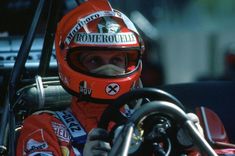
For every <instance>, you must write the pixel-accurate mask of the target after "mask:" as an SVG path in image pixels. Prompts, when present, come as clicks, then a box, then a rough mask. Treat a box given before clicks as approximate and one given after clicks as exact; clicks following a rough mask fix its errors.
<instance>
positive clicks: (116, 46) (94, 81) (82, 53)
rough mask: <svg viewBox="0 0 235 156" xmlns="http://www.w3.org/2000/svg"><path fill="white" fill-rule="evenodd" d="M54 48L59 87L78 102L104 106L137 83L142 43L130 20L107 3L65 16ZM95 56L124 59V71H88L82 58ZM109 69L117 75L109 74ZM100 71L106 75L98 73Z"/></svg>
mask: <svg viewBox="0 0 235 156" xmlns="http://www.w3.org/2000/svg"><path fill="white" fill-rule="evenodd" d="M55 47H56V57H57V62H58V71H59V77H60V80H61V82H62V85H63V86H64V88H65V89H67V90H68V91H69V92H70V93H72V94H73V95H76V96H78V97H79V99H81V100H88V101H92V102H99V103H107V102H110V101H112V100H114V99H116V98H117V97H119V96H120V95H122V94H123V93H126V92H128V91H130V89H131V88H133V87H134V86H135V85H136V83H137V82H138V81H139V77H140V74H141V70H142V62H141V55H142V53H143V51H144V44H143V41H142V39H141V38H140V36H139V33H138V32H137V30H136V28H135V26H134V24H133V23H132V22H131V21H130V19H129V18H128V17H126V16H125V15H124V14H123V13H121V12H119V11H117V10H114V9H113V8H112V7H111V5H110V4H109V3H108V1H106V0H89V1H86V2H84V3H82V4H81V5H80V6H78V7H77V8H75V9H73V10H72V11H71V12H69V13H68V14H67V15H66V16H64V17H63V18H62V20H61V21H60V23H59V25H58V28H57V32H56V37H55ZM97 53H98V54H99V53H100V54H105V55H106V54H107V55H106V56H107V57H108V55H109V54H110V53H116V54H120V55H123V56H124V57H125V61H124V62H125V67H123V68H119V67H117V66H115V65H106V66H105V70H103V68H104V67H103V66H102V67H100V68H98V69H93V70H90V69H88V67H87V66H86V64H84V57H86V55H91V54H97ZM85 59H86V58H85ZM107 68H108V69H107ZM109 68H110V69H112V71H119V73H115V72H111V74H110V72H107V71H108V70H109ZM101 70H102V71H105V72H97V71H101ZM120 70H121V71H122V72H120ZM107 73H109V74H107Z"/></svg>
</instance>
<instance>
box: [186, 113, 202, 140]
mask: <svg viewBox="0 0 235 156" xmlns="http://www.w3.org/2000/svg"><path fill="white" fill-rule="evenodd" d="M187 116H188V118H189V120H191V121H192V122H193V123H194V125H195V126H196V128H197V129H198V131H199V133H200V134H201V135H202V136H203V137H204V132H203V129H202V127H201V125H200V121H199V118H198V116H197V115H196V114H194V113H187Z"/></svg>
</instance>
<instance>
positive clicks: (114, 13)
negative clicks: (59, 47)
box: [64, 10, 138, 45]
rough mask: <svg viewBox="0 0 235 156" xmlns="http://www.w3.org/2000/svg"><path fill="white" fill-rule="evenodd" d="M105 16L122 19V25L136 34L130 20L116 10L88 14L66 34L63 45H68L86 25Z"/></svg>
mask: <svg viewBox="0 0 235 156" xmlns="http://www.w3.org/2000/svg"><path fill="white" fill-rule="evenodd" d="M106 16H113V17H117V18H121V19H123V21H124V23H125V24H126V26H127V27H128V29H130V30H132V31H134V32H135V33H137V34H138V31H137V30H136V28H135V26H134V24H133V23H132V22H131V21H130V19H129V18H128V17H127V16H125V15H124V14H123V13H121V12H119V11H117V10H113V11H99V12H96V13H93V14H90V15H88V16H86V17H84V18H82V19H80V20H79V21H78V22H77V23H76V24H75V25H74V27H73V28H72V29H71V30H70V32H69V33H68V35H67V36H66V38H65V41H64V42H65V43H66V44H67V45H69V44H70V42H71V41H72V39H73V38H74V36H75V35H76V34H77V32H78V31H79V30H80V29H81V28H82V27H83V26H85V25H86V24H88V23H89V22H91V21H93V20H95V19H98V18H101V17H106Z"/></svg>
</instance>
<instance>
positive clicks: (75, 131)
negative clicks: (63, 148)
mask: <svg viewBox="0 0 235 156" xmlns="http://www.w3.org/2000/svg"><path fill="white" fill-rule="evenodd" d="M56 115H57V117H58V118H59V119H60V120H61V121H62V122H63V124H64V125H65V126H66V127H67V129H68V132H69V134H70V136H71V140H72V142H73V143H78V144H84V143H85V142H86V138H87V132H86V131H85V130H84V128H83V127H82V125H81V124H80V122H79V121H78V120H77V119H76V118H75V117H74V115H73V114H72V113H71V111H69V110H65V111H56Z"/></svg>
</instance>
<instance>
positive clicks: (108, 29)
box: [98, 17, 120, 33]
mask: <svg viewBox="0 0 235 156" xmlns="http://www.w3.org/2000/svg"><path fill="white" fill-rule="evenodd" d="M98 30H99V32H100V33H118V32H120V25H119V24H117V22H116V21H114V20H113V19H111V18H110V17H102V20H101V21H100V23H99V24H98Z"/></svg>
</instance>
